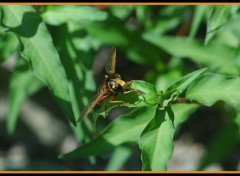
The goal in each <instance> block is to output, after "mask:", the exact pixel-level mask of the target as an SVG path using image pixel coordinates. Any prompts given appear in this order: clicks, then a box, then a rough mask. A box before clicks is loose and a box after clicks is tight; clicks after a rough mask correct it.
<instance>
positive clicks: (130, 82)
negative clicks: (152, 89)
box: [123, 81, 142, 95]
mask: <svg viewBox="0 0 240 176" xmlns="http://www.w3.org/2000/svg"><path fill="white" fill-rule="evenodd" d="M132 82H133V81H128V82H127V83H126V84H127V85H130V84H132ZM132 87H133V90H128V91H125V92H123V94H128V93H132V92H135V93H137V94H138V95H141V94H142V93H141V92H139V91H138V90H137V89H136V87H135V86H134V85H133V84H132Z"/></svg>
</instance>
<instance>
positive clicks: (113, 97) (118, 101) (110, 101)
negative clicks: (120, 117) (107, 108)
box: [109, 95, 128, 105]
mask: <svg viewBox="0 0 240 176" xmlns="http://www.w3.org/2000/svg"><path fill="white" fill-rule="evenodd" d="M115 98H116V95H113V96H112V98H111V99H110V100H109V103H122V104H125V105H127V104H128V103H126V102H125V101H121V100H117V101H114V99H115Z"/></svg>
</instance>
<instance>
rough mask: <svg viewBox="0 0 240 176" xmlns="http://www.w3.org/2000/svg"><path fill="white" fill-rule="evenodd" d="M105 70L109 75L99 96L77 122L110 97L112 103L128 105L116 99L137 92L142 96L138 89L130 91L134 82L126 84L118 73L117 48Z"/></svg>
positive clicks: (99, 89)
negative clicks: (119, 95)
mask: <svg viewBox="0 0 240 176" xmlns="http://www.w3.org/2000/svg"><path fill="white" fill-rule="evenodd" d="M105 70H106V72H107V74H106V75H105V77H104V81H103V82H102V83H101V84H100V86H99V87H98V92H97V94H96V95H94V96H93V97H92V98H91V100H90V101H89V103H88V105H87V106H86V107H85V108H84V110H83V112H82V114H81V115H80V117H79V119H78V121H77V122H79V121H81V120H82V119H84V118H85V117H86V116H87V115H88V114H89V113H90V112H91V110H92V109H93V108H94V107H95V106H96V105H97V104H99V103H100V102H101V101H103V100H105V99H106V98H108V97H111V99H110V100H109V102H110V103H123V104H127V103H125V102H124V101H121V100H119V101H115V100H114V99H115V97H116V96H117V95H118V94H119V93H122V94H127V93H131V92H136V93H137V94H140V92H138V91H137V90H136V89H133V90H129V86H130V85H131V83H132V82H133V81H128V82H125V81H124V80H123V79H122V77H121V76H120V75H119V74H117V73H116V48H113V49H112V52H111V54H110V57H109V59H108V62H107V64H106V66H105Z"/></svg>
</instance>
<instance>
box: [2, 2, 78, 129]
mask: <svg viewBox="0 0 240 176" xmlns="http://www.w3.org/2000/svg"><path fill="white" fill-rule="evenodd" d="M2 10H3V19H2V25H3V26H4V27H6V28H8V29H9V31H11V32H13V33H14V34H16V36H17V37H18V39H19V41H20V44H21V51H20V54H21V55H22V56H23V57H24V58H25V59H26V60H27V61H28V62H29V64H30V67H31V70H32V72H33V74H34V76H36V77H37V78H38V79H40V80H42V81H43V82H44V83H45V84H46V85H47V86H48V88H49V89H50V91H51V93H52V95H53V97H54V98H55V100H56V101H57V103H58V104H59V105H60V107H61V108H62V110H63V111H64V112H65V114H66V116H67V118H68V120H69V121H70V122H72V123H73V124H74V125H75V124H76V122H75V118H74V115H73V112H72V108H71V103H70V97H69V91H68V80H67V77H66V73H65V71H64V68H63V66H62V65H61V62H60V59H59V55H58V53H57V51H56V49H55V48H54V46H53V44H52V39H51V36H50V35H49V33H48V30H47V28H46V26H45V25H44V23H43V22H42V21H41V18H40V17H39V16H38V14H37V13H36V12H35V11H34V9H33V7H31V6H2Z"/></svg>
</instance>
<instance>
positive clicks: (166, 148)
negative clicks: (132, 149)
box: [140, 109, 175, 171]
mask: <svg viewBox="0 0 240 176" xmlns="http://www.w3.org/2000/svg"><path fill="white" fill-rule="evenodd" d="M173 118H174V115H173V112H172V111H171V109H167V110H157V112H156V114H155V117H154V118H153V119H152V120H151V121H150V122H149V123H148V125H147V126H146V128H145V129H144V130H143V132H142V134H141V138H140V148H141V150H142V162H143V164H142V168H143V170H144V171H157V170H162V171H164V170H167V162H168V160H169V159H170V158H171V156H172V154H173V147H174V145H173V135H174V132H175V129H174V125H173Z"/></svg>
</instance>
